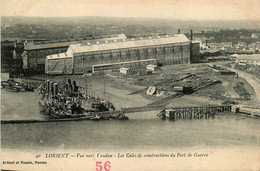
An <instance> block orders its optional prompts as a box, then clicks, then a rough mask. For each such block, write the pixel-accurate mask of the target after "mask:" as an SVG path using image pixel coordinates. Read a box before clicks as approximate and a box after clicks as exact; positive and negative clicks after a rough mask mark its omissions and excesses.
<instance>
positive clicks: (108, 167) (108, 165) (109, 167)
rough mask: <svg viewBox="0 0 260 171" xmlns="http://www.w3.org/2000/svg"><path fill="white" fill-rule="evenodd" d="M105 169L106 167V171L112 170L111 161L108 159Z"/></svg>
mask: <svg viewBox="0 0 260 171" xmlns="http://www.w3.org/2000/svg"><path fill="white" fill-rule="evenodd" d="M104 169H105V171H110V170H111V165H110V161H106V162H105V164H104Z"/></svg>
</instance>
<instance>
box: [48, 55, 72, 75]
mask: <svg viewBox="0 0 260 171" xmlns="http://www.w3.org/2000/svg"><path fill="white" fill-rule="evenodd" d="M72 69H73V67H72V58H61V59H60V58H57V59H50V60H48V59H46V62H45V73H46V74H72Z"/></svg>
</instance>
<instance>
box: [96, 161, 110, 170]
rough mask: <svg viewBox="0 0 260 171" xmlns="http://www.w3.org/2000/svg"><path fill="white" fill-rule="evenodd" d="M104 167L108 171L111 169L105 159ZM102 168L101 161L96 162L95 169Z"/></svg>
mask: <svg viewBox="0 0 260 171" xmlns="http://www.w3.org/2000/svg"><path fill="white" fill-rule="evenodd" d="M104 169H105V171H110V170H111V165H110V161H106V162H105V164H104ZM102 170H103V167H102V161H98V162H96V171H102Z"/></svg>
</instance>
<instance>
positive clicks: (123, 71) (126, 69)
mask: <svg viewBox="0 0 260 171" xmlns="http://www.w3.org/2000/svg"><path fill="white" fill-rule="evenodd" d="M119 72H120V73H122V74H125V75H127V74H130V73H131V70H130V68H120V69H119Z"/></svg>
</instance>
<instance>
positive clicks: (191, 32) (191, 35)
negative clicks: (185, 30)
mask: <svg viewBox="0 0 260 171" xmlns="http://www.w3.org/2000/svg"><path fill="white" fill-rule="evenodd" d="M192 37H193V35H192V30H190V41H191V42H192V40H193V39H192Z"/></svg>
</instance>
